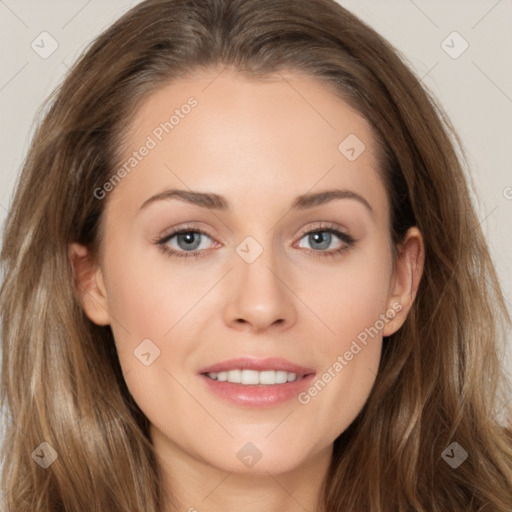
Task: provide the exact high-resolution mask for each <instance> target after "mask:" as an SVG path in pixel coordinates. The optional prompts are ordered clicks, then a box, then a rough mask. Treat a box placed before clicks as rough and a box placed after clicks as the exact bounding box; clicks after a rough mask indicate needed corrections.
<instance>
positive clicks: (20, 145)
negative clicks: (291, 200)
mask: <svg viewBox="0 0 512 512" xmlns="http://www.w3.org/2000/svg"><path fill="white" fill-rule="evenodd" d="M136 3H138V2H136V1H133V0H132V1H128V0H108V1H103V2H102V1H100V0H89V1H87V0H44V1H41V0H40V1H36V0H0V45H1V54H0V112H1V118H0V155H1V160H0V222H1V223H2V225H3V221H4V219H5V216H6V213H7V210H8V208H9V205H10V201H11V196H12V191H13V187H14V184H15V181H16V179H17V176H18V174H19V172H20V166H21V163H22V160H23V158H24V156H25V154H26V151H27V148H28V143H29V140H30V137H31V135H32V132H33V128H34V126H33V119H34V115H35V113H36V110H37V108H38V107H39V105H40V104H41V102H42V101H43V100H44V98H46V97H47V96H48V94H49V93H50V92H51V91H52V90H53V89H54V87H55V86H56V85H57V84H58V83H59V81H60V80H61V79H62V77H63V76H64V74H65V73H66V72H67V70H68V68H69V67H70V66H71V64H72V63H73V62H74V60H75V59H76V58H77V56H78V54H79V53H80V51H81V50H82V49H83V48H85V46H86V45H87V44H88V43H89V42H90V41H91V40H92V39H94V37H95V36H96V35H97V34H98V33H99V32H100V31H101V30H102V29H103V28H105V27H106V26H108V25H109V24H111V23H112V22H113V21H114V20H115V19H116V18H117V17H118V16H119V15H120V14H122V13H123V12H125V11H126V10H127V9H128V8H130V7H131V6H133V5H135V4H136ZM340 3H341V4H342V5H344V6H345V7H347V8H348V9H349V10H351V11H352V12H354V13H355V14H356V15H358V16H360V17H361V18H362V19H363V20H365V21H366V22H368V23H369V24H370V25H371V26H373V27H374V28H375V29H376V30H377V31H378V32H379V33H380V34H382V35H383V36H384V37H386V38H387V39H388V40H389V41H390V42H391V43H392V44H393V45H395V47H397V48H398V49H399V50H400V51H401V52H402V54H403V55H404V56H405V57H406V58H407V60H408V61H409V64H410V65H411V66H412V67H413V69H414V70H415V72H416V73H417V75H418V76H419V77H420V78H422V82H423V84H425V85H426V86H427V87H428V88H429V89H430V90H432V91H433V92H434V94H435V95H436V96H437V97H438V98H439V100H440V102H441V104H442V105H443V106H444V108H445V110H446V111H447V113H448V115H449V116H450V118H451V120H452V122H453V123H454V125H455V128H456V129H457V131H458V133H459V134H460V136H461V138H462V141H463V144H464V146H465V150H466V151H467V154H468V156H469V164H470V167H471V172H472V175H473V178H474V181H475V184H476V188H477V192H478V195H479V200H480V203H479V218H480V219H481V223H482V226H483V229H484V232H485V233H486V235H487V238H488V241H489V244H490V247H491V251H492V255H493V258H494V261H495V263H496V266H497V269H498V272H499V277H500V279H501V282H502V284H503V288H504V292H505V295H506V298H507V303H508V307H509V310H510V311H512V305H511V304H512V293H511V292H512V265H511V259H512V231H511V228H510V226H511V218H512V172H511V160H512V157H511V151H510V149H511V145H512V117H511V114H512V68H511V64H510V62H512V60H511V53H512V52H511V49H512V31H511V30H510V27H511V26H512V1H511V0H478V1H477V0H473V1H468V0H466V1H462V0H451V1H450V0H448V1H441V0H438V1H431V0H430V1H427V0H393V1H391V0H389V1H378V0H357V1H356V0H340ZM454 31H456V32H458V33H459V34H460V36H461V37H462V39H461V37H459V36H457V35H455V36H450V34H452V33H453V32H454ZM42 32H48V33H49V34H51V36H52V37H53V38H54V39H55V40H56V41H57V44H58V48H57V49H56V50H55V52H54V53H53V54H52V55H51V56H49V57H48V58H42V57H41V56H40V55H39V54H38V53H36V51H34V49H32V47H31V44H32V42H33V41H35V43H34V44H39V46H40V47H42V46H44V48H45V49H46V50H48V49H49V48H50V46H49V44H50V42H49V39H48V38H47V37H48V36H40V34H41V33H42ZM448 36H450V37H448ZM42 37H44V38H46V39H45V41H46V42H41V38H42ZM447 37H448V38H447ZM443 41H445V43H443ZM464 41H466V42H467V44H468V45H469V46H468V48H467V50H466V51H465V52H464V53H462V54H461V55H460V56H458V57H457V58H453V57H454V56H456V55H457V53H459V51H460V50H461V49H463V47H464V46H463V45H464V44H465V43H464ZM445 50H447V51H448V52H449V53H451V54H452V56H450V55H449V54H448V53H447V51H445ZM40 51H43V48H41V50H40ZM41 172H42V173H44V169H41ZM511 346H512V341H510V339H509V347H510V348H511V349H510V350H509V353H508V356H507V359H506V361H505V364H506V367H507V369H508V371H510V370H512V347H511Z"/></svg>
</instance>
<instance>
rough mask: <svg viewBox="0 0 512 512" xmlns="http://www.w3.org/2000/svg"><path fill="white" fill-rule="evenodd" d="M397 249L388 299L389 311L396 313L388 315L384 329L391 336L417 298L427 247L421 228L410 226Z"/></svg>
mask: <svg viewBox="0 0 512 512" xmlns="http://www.w3.org/2000/svg"><path fill="white" fill-rule="evenodd" d="M397 249H398V254H397V256H396V261H395V268H394V272H393V278H392V282H391V289H390V293H391V294H390V297H389V299H388V312H390V311H394V312H395V313H394V314H393V315H391V314H390V315H389V316H388V318H390V321H389V322H388V323H387V324H386V325H385V327H384V329H383V331H382V334H383V336H390V335H391V334H393V333H395V332H396V331H398V329H400V327H402V325H403V323H404V322H405V320H406V318H407V315H408V313H409V311H410V309H411V306H412V304H413V302H414V299H415V298H416V293H417V291H418V286H419V284H420V279H421V276H422V274H423V265H424V262H425V249H424V244H423V237H422V235H421V232H420V230H419V229H418V228H416V227H412V228H410V229H409V230H408V231H407V233H406V235H405V237H404V239H403V241H402V242H401V243H400V244H399V245H398V248H397ZM387 314H388V313H386V315H387Z"/></svg>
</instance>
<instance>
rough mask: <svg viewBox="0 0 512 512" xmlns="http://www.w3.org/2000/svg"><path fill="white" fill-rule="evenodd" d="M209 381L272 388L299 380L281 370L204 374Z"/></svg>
mask: <svg viewBox="0 0 512 512" xmlns="http://www.w3.org/2000/svg"><path fill="white" fill-rule="evenodd" d="M206 375H207V376H208V377H210V379H213V380H218V381H219V382H231V383H233V384H242V385H244V386H251V385H252V386H254V385H258V384H261V385H264V386H273V385H275V384H285V383H286V382H294V381H296V380H298V379H299V377H297V374H296V373H292V372H285V371H281V370H264V371H262V372H258V371H256V370H229V371H227V372H212V373H207V374H206Z"/></svg>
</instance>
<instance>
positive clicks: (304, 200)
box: [140, 189, 374, 215]
mask: <svg viewBox="0 0 512 512" xmlns="http://www.w3.org/2000/svg"><path fill="white" fill-rule="evenodd" d="M169 199H178V200H180V201H184V202H186V203H190V204H194V205H196V206H199V207H201V208H208V209H212V210H220V211H227V210H229V202H228V200H227V199H226V198H225V197H224V196H221V195H218V194H215V193H210V192H209V193H206V192H197V191H193V190H179V189H169V190H164V191H163V192H160V193H159V194H156V195H154V196H152V197H150V198H149V199H147V200H146V201H144V203H143V204H142V206H141V207H140V209H141V210H143V209H145V208H147V207H148V206H149V205H150V204H152V203H155V202H157V201H167V200H169ZM336 199H354V200H356V201H359V202H360V203H361V204H362V205H364V206H365V207H366V208H367V209H368V210H369V212H370V213H371V214H372V215H374V211H373V209H372V207H371V206H370V203H369V202H368V201H367V200H366V199H365V198H364V197H363V196H362V195H360V194H358V193H357V192H354V191H353V190H348V189H330V190H324V191H322V192H310V193H308V194H303V195H300V196H298V197H297V198H296V199H295V200H294V202H293V204H292V206H291V210H292V211H293V210H306V209H308V208H314V207H315V206H320V205H323V204H327V203H329V202H331V201H334V200H336Z"/></svg>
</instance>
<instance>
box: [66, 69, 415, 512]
mask: <svg viewBox="0 0 512 512" xmlns="http://www.w3.org/2000/svg"><path fill="white" fill-rule="evenodd" d="M190 96H194V97H195V98H196V99H197V101H198V105H197V107H195V108H194V109H193V110H192V111H191V113H190V114H189V115H188V116H186V117H185V118H184V119H181V120H180V123H179V125H177V126H176V127H175V129H174V130H173V131H172V132H171V133H170V134H168V135H166V136H164V138H163V139H162V141H161V142H158V145H157V147H156V148H154V149H152V150H151V151H150V153H149V155H148V156H146V157H145V158H144V159H143V160H142V161H141V162H140V163H138V165H137V167H136V170H135V171H133V172H131V173H130V174H128V175H127V176H126V177H125V178H124V179H123V180H122V181H121V183H119V184H118V185H117V186H116V187H115V189H114V190H113V191H111V192H109V194H108V195H107V197H106V198H105V199H104V200H105V201H106V210H105V213H104V217H103V223H104V229H105V235H104V240H103V244H102V246H101V251H100V256H99V257H98V259H97V260H95V259H94V258H93V257H92V256H91V254H90V253H89V252H88V251H87V248H86V247H82V246H80V245H78V244H72V245H70V258H71V260H72V262H73V265H74V267H75V271H76V273H77V274H78V275H80V276H81V277H80V282H79V293H80V296H81V299H82V304H83V307H84V310H85V312H86V313H87V315H88V317H89V318H90V319H91V320H92V321H93V322H95V323H97V324H99V325H111V327H112V330H113V333H114V337H115V342H116V347H117V350H118V353H119V358H120V362H121V365H122V368H123V372H124V375H125V379H126V382H127V385H128V387H129V389H130V392H131V393H132V394H133V396H134V398H135V400H136V402H137V403H138V405H139V407H140V408H141V409H142V411H143V412H144V413H145V414H146V416H147V417H148V418H149V420H150V422H151V437H152V440H153V442H154V446H155V451H156V453H157V455H158V457H159V460H160V463H161V468H162V474H163V482H164V489H165V490H166V492H167V493H168V494H169V495H170V494H172V495H173V496H174V499H175V500H176V506H175V507H173V506H171V504H170V503H169V504H168V505H166V507H165V512H167V511H171V510H183V511H186V510H189V511H193V510H198V511H200V512H203V511H221V510H222V511H224V512H225V511H228V512H229V511H239V510H244V511H247V512H251V511H261V510H266V511H276V512H277V511H296V510H297V511H298V510H304V509H305V510H309V511H313V510H317V508H316V507H317V503H318V500H319V496H320V487H321V484H322V481H323V479H324V477H325V474H326V471H327V469H328V466H329V463H330V461H331V453H332V444H333V442H334V440H335V439H336V438H337V437H338V436H339V435H340V434H341V433H342V432H343V431H344V430H345V429H346V428H347V427H348V426H349V425H350V424H351V422H352V421H353V420H354V419H355V418H356V416H357V414H358V413H359V412H360V411H361V409H362V407H363V406H364V404H365V402H366V401H367V399H368V396H369V394H370V392H371V389H372V386H373V384H374V382H375V378H376V373H377V368H378V364H379V360H380V356H381V348H382V337H383V336H389V335H391V334H392V333H394V332H395V331H397V330H398V329H399V328H400V326H401V325H402V324H403V322H404V321H405V319H406V316H407V313H408V311H409V309H410V307H411V304H412V302H413V300H414V297H415V295H416V290H417V287H418V283H419V280H420V277H421V273H422V270H423V261H424V248H423V241H422V237H421V234H420V232H419V231H418V230H417V229H416V228H411V230H410V231H409V232H408V234H407V237H406V239H405V242H404V243H403V245H402V247H401V250H400V252H399V256H398V257H397V260H396V264H395V266H393V256H392V252H391V245H390V244H391V242H390V234H389V209H390V205H389V200H388V198H387V195H386V191H385V188H384V185H383V183H382V182H381V179H380V178H379V175H378V163H377V159H376V150H375V142H374V138H373V135H372V132H371V130H370V127H369V124H368V123H367V122H366V120H365V119H364V118H363V117H361V116H360V115H359V114H357V113H356V112H355V111H354V110H353V109H351V108H350V107H349V106H348V105H347V104H346V103H345V102H343V101H342V100H340V99H339V98H337V97H336V96H334V95H333V94H332V93H331V92H329V91H328V90H327V89H326V88H325V87H324V86H323V85H321V84H320V83H318V82H316V81H314V80H313V79H311V78H309V77H304V76H301V75H299V74H295V73H281V74H279V75H275V76H273V77H271V78H270V79H265V80H261V79H260V80H249V79H247V78H245V77H243V76H241V75H239V74H237V73H236V72H235V71H233V70H229V69H228V70H224V71H223V72H222V73H221V74H220V75H219V70H214V71H211V72H207V71H203V72H201V73H200V72H195V73H194V74H192V75H191V76H189V77H187V78H182V79H180V80H178V81H175V82H173V83H172V84H170V85H166V86H165V87H163V88H161V89H160V90H158V91H157V92H155V93H153V94H152V95H151V96H150V97H149V99H148V100H147V101H146V102H145V103H144V104H143V106H142V108H141V109H140V110H139V111H138V113H137V116H136V118H135V120H134V122H133V123H132V125H131V126H130V136H129V139H128V140H129V144H128V146H127V148H128V149H127V151H126V158H129V156H130V155H131V152H132V151H134V150H136V149H137V148H139V147H140V146H141V145H142V144H144V141H145V140H146V138H147V136H148V135H150V134H151V133H152V132H153V130H154V129H155V127H157V126H158V125H159V124H160V123H161V122H163V121H164V120H166V119H168V118H169V114H168V112H172V111H173V110H174V109H175V108H179V107H180V105H182V104H184V103H186V101H187V98H189V97H190ZM349 134H356V136H357V137H358V138H359V139H360V140H361V141H363V143H364V144H365V147H366V149H365V150H364V151H363V152H362V153H361V154H360V156H359V157H358V158H357V159H356V160H354V161H349V160H348V159H347V158H346V157H345V156H344V155H343V154H342V153H341V152H340V151H339V149H338V145H339V144H340V143H341V142H342V141H343V140H344V139H345V138H346V137H347V135H349ZM169 188H179V189H185V190H188V189H192V190H195V191H201V192H214V193H217V194H220V195H222V196H224V197H225V198H226V199H227V200H228V201H229V204H230V209H229V210H228V211H216V210H210V209H206V208H201V207H199V206H197V205H192V204H187V203H185V202H182V201H180V200H177V199H169V200H161V201H155V202H153V203H152V204H150V205H148V206H147V207H146V208H143V209H142V210H140V207H141V205H142V204H143V203H144V202H145V201H146V200H147V199H148V198H150V197H152V196H154V195H155V194H158V193H160V192H162V191H164V190H166V189H169ZM331 188H342V189H350V190H352V191H354V192H356V193H357V194H360V195H361V196H363V197H364V198H365V199H366V201H367V202H368V203H369V205H370V206H371V209H372V212H370V211H369V209H368V208H366V207H365V206H364V205H363V204H362V203H361V202H359V201H357V200H355V199H350V198H345V199H337V200H333V201H331V202H328V203H325V204H322V205H319V206H315V207H314V208H311V209H307V210H301V211H299V210H298V211H291V209H290V207H291V204H292V202H293V200H294V199H295V198H296V197H297V196H299V195H301V194H305V193H307V192H318V191H323V190H327V189H331ZM192 221H195V222H194V226H193V227H194V228H197V227H199V228H200V229H202V230H205V231H206V232H207V233H208V235H207V236H204V235H196V238H197V239H198V243H197V244H196V245H195V246H194V247H193V248H195V249H196V251H199V252H202V253H203V257H197V258H195V257H188V258H179V257H176V256H169V255H167V254H165V253H164V252H162V250H161V249H160V248H159V246H158V245H157V244H156V243H155V239H157V238H158V237H163V236H164V235H165V234H167V233H168V232H169V231H170V229H171V228H173V227H176V228H181V227H188V226H189V223H190V222H192ZM320 223H322V224H320ZM325 223H328V224H329V225H331V224H338V225H339V226H340V227H341V228H342V230H344V231H346V232H349V233H350V234H351V236H352V237H353V238H354V239H355V243H354V245H353V246H351V247H346V250H345V251H344V252H342V253H341V254H337V255H334V256H333V257H328V256H322V254H325V253H326V252H329V251H331V252H332V251H333V250H334V249H337V248H340V247H343V246H344V245H345V246H346V244H345V242H344V241H343V240H341V239H339V238H338V237H337V236H336V235H332V237H331V239H330V241H329V240H327V242H325V244H322V243H321V241H322V239H321V238H320V239H319V240H316V241H315V239H314V238H312V236H308V234H307V233H310V232H311V231H313V230H315V229H317V228H318V227H324V225H325ZM329 227H330V226H329ZM191 229H192V228H191ZM247 236H251V237H253V238H254V239H255V240H256V241H257V243H258V244H259V245H260V246H261V248H262V249H263V252H262V253H261V254H260V256H259V257H258V258H257V259H256V260H254V261H253V262H251V263H248V262H247V261H245V260H244V259H242V258H241V257H240V256H239V254H238V253H237V252H236V249H237V247H238V246H239V245H240V244H241V242H242V241H244V239H245V238H246V237H247ZM324 236H326V235H324ZM327 236H328V235H327ZM199 242H200V245H198V244H199ZM189 243H190V242H189ZM168 245H170V246H171V247H172V248H173V249H175V250H178V251H181V252H186V250H187V242H183V241H182V242H181V243H180V242H179V241H178V240H177V237H174V239H173V240H172V241H169V242H168ZM251 247H252V246H251ZM249 250H250V251H254V250H255V249H254V247H253V248H250V249H249ZM315 255H316V257H315ZM393 304H395V309H394V311H396V309H397V304H398V305H399V306H398V307H399V308H401V309H400V311H399V312H397V313H396V314H395V315H394V317H393V318H392V319H390V320H389V321H387V322H386V323H385V325H384V327H383V328H382V329H379V332H378V334H377V335H375V336H373V337H371V338H369V340H368V343H367V344H366V346H364V348H363V349H362V350H361V351H360V352H358V353H357V355H355V356H354V357H353V359H352V360H351V361H349V362H347V363H348V364H347V365H346V366H344V368H343V370H342V371H339V372H337V373H336V376H335V377H334V378H332V379H331V380H330V382H329V383H328V384H327V385H326V386H325V387H324V388H323V390H322V391H321V392H319V393H318V394H317V395H316V396H314V397H311V399H310V401H309V402H308V403H307V404H302V403H300V402H299V401H298V400H296V399H292V400H290V401H289V402H287V403H285V404H283V405H278V406H274V407H270V408H247V407H240V406H235V405H232V404H229V403H227V402H225V401H223V400H221V399H220V398H218V397H217V396H216V395H213V394H212V393H211V392H210V391H209V390H207V389H206V388H205V386H204V383H203V382H202V380H201V378H200V377H199V376H198V373H197V372H198V370H199V369H201V368H202V367H205V366H207V365H211V364H213V363H217V362H220V361H223V360H226V359H230V358H233V357H240V356H251V357H256V358H264V357H282V358H285V359H288V360H289V361H292V362H294V363H296V364H299V365H303V366H306V367H309V368H313V369H315V371H316V377H321V376H322V375H323V373H324V371H326V370H327V369H328V368H329V367H331V368H332V366H333V363H335V362H336V361H337V358H338V356H339V355H343V354H344V353H345V352H346V351H347V350H349V349H350V346H351V343H352V342H353V340H355V339H356V338H357V336H358V334H360V333H361V332H362V331H364V330H365V328H369V327H371V326H374V325H375V324H376V321H377V320H378V319H379V315H382V314H385V313H386V311H387V310H389V309H390V308H391V309H392V310H393ZM144 339H151V340H152V342H153V343H154V345H156V346H157V347H158V348H159V350H160V357H158V358H157V359H156V360H154V362H153V363H152V364H150V365H149V366H145V365H144V364H142V363H141V362H140V361H139V360H138V359H137V358H136V357H135V356H134V350H135V349H136V348H137V347H138V346H139V344H140V343H141V342H142V340H144ZM248 442H251V443H253V444H254V445H255V446H256V447H257V448H258V450H259V451H260V452H261V455H262V456H261V459H260V460H259V461H258V462H257V463H256V464H254V465H253V466H252V467H247V466H245V465H244V464H243V463H242V462H241V461H240V460H239V458H238V457H237V453H238V451H239V450H240V449H241V447H243V446H244V445H245V444H246V443H248ZM318 510H320V508H319V509H318Z"/></svg>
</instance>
